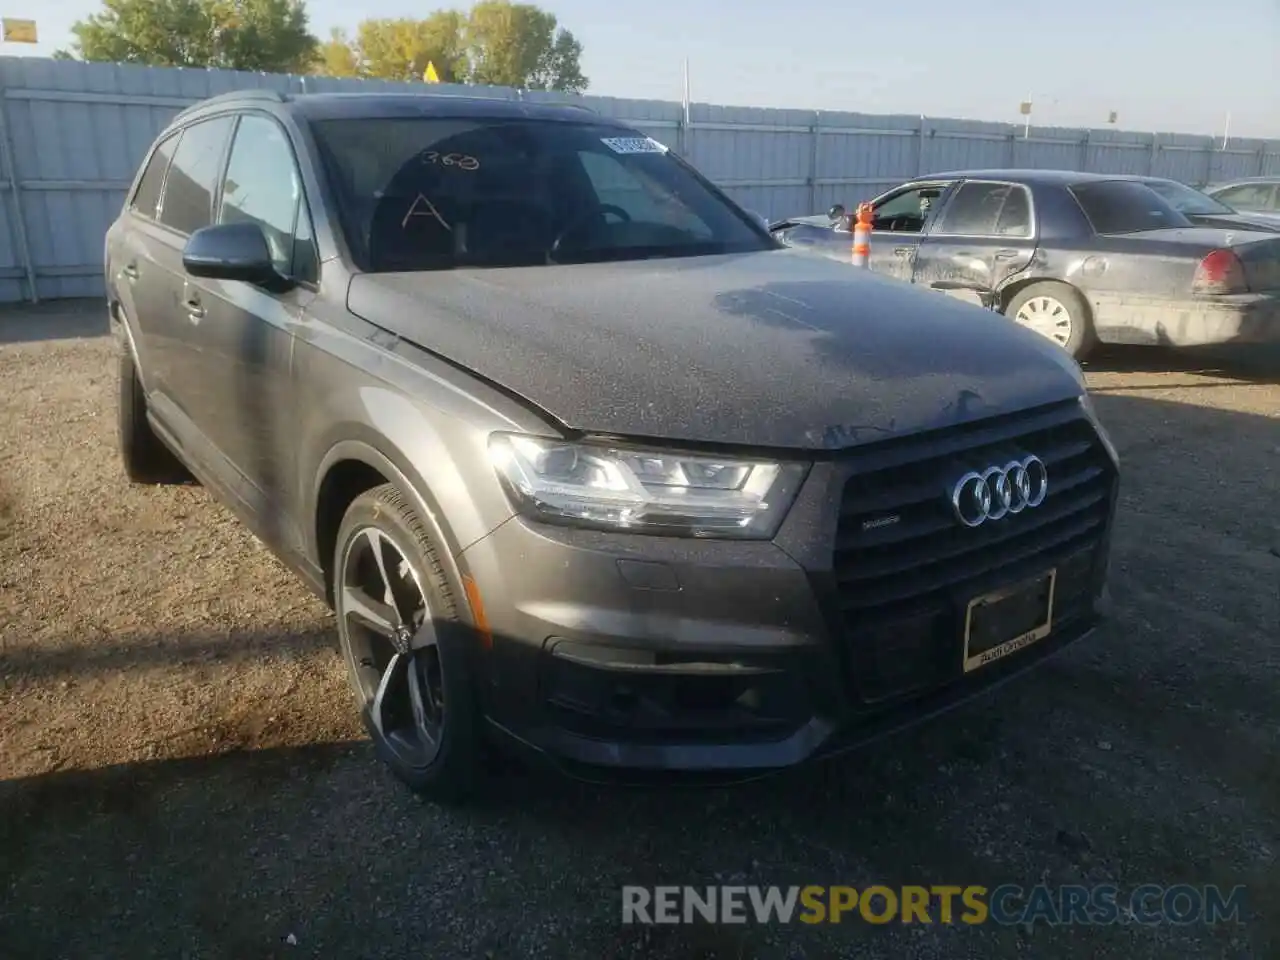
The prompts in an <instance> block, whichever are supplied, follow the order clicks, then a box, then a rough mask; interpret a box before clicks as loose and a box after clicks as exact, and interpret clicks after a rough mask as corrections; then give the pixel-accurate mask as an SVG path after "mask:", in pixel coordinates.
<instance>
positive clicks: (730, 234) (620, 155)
mask: <svg viewBox="0 0 1280 960" xmlns="http://www.w3.org/2000/svg"><path fill="white" fill-rule="evenodd" d="M313 129H314V132H315V136H316V140H317V143H318V145H319V148H320V154H321V156H322V157H323V160H324V164H325V166H326V167H327V168H328V173H329V177H330V180H331V182H332V184H333V187H334V190H335V192H336V194H337V197H338V206H339V215H340V219H341V221H342V228H343V231H344V232H345V234H346V236H347V242H348V245H349V247H350V248H351V251H352V256H353V257H354V259H355V260H356V263H357V266H359V267H360V269H362V270H365V271H369V272H375V273H380V272H387V271H415V270H440V269H450V268H453V267H498V266H528V265H539V264H553V263H585V262H592V261H603V260H638V259H646V258H650V257H689V256H705V255H709V254H718V253H739V252H747V251H754V250H770V249H775V248H776V247H777V243H776V241H774V240H773V239H772V238H771V237H770V236H769V234H768V233H767V232H766V231H765V230H764V229H763V227H762V226H760V225H758V224H756V223H754V222H753V221H752V219H751V217H750V215H749V214H747V213H746V212H745V211H743V210H741V209H740V208H738V207H737V206H736V205H735V204H733V203H732V201H729V200H728V199H726V198H725V197H724V196H723V195H722V194H720V193H719V192H718V191H717V190H716V189H715V188H714V187H712V186H711V185H710V184H709V183H708V182H707V181H706V180H704V179H703V178H702V177H701V176H699V175H698V174H697V173H695V172H694V171H693V170H692V168H690V167H689V166H688V165H686V164H684V163H682V162H681V161H680V160H678V159H677V158H676V157H675V156H674V155H673V154H670V153H668V152H667V150H666V148H665V147H662V146H661V145H659V144H657V143H656V142H655V141H653V140H651V139H649V138H648V137H642V136H638V135H637V134H636V133H634V132H633V131H629V130H626V129H620V128H618V127H616V126H612V125H605V124H585V123H584V124H578V123H564V122H550V121H535V120H525V119H518V120H512V119H508V118H499V119H464V118H456V117H450V118H422V117H407V118H406V117H395V118H360V119H351V120H346V119H343V120H325V121H319V122H317V123H315V124H314V125H313Z"/></svg>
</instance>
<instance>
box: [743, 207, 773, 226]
mask: <svg viewBox="0 0 1280 960" xmlns="http://www.w3.org/2000/svg"><path fill="white" fill-rule="evenodd" d="M747 213H749V214H751V216H752V217H754V218H755V221H756V223H758V224H760V226H762V227H764V228H765V229H766V230H768V229H769V218H768V217H766V216H765V215H764V214H763V213H757V212H756V211H755V210H748V211H747Z"/></svg>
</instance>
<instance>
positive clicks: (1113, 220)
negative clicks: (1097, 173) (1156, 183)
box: [1071, 180, 1191, 233]
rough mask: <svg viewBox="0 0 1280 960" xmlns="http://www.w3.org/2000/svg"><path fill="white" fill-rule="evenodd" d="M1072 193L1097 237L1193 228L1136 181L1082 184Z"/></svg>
mask: <svg viewBox="0 0 1280 960" xmlns="http://www.w3.org/2000/svg"><path fill="white" fill-rule="evenodd" d="M1071 193H1072V195H1073V196H1074V197H1075V198H1076V202H1077V203H1078V204H1080V209H1081V210H1083V211H1084V215H1085V216H1086V217H1088V218H1089V223H1091V224H1092V225H1093V229H1094V232H1095V233H1139V232H1141V231H1143V230H1160V229H1162V228H1164V227H1189V226H1191V221H1190V220H1188V219H1187V218H1186V217H1184V216H1183V215H1182V214H1181V213H1179V212H1178V211H1177V210H1176V209H1174V207H1173V206H1172V205H1171V204H1170V203H1169V201H1168V200H1166V199H1164V197H1162V196H1160V194H1158V193H1156V192H1155V191H1154V190H1152V189H1151V188H1150V187H1147V186H1145V185H1144V184H1141V183H1138V182H1137V181H1134V180H1101V181H1098V182H1097V183H1078V184H1076V185H1075V186H1074V187H1072V188H1071Z"/></svg>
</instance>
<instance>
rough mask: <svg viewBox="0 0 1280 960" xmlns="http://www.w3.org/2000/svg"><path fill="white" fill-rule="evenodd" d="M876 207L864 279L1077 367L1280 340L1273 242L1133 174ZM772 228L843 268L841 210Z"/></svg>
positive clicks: (1085, 176)
mask: <svg viewBox="0 0 1280 960" xmlns="http://www.w3.org/2000/svg"><path fill="white" fill-rule="evenodd" d="M872 207H873V211H874V214H873V221H872V231H873V232H872V237H871V254H870V258H869V266H870V268H871V269H872V270H875V271H877V272H879V273H883V274H885V275H887V276H890V277H895V278H897V279H899V280H905V281H907V282H910V283H915V284H919V285H921V286H924V287H928V288H931V289H934V290H940V291H943V292H946V293H950V294H952V295H955V296H960V297H962V298H965V299H968V300H972V301H973V302H976V303H978V304H981V305H982V306H985V307H987V308H988V309H991V310H995V311H998V312H1000V313H1003V314H1004V315H1005V316H1007V317H1009V318H1011V319H1013V320H1015V321H1016V322H1018V323H1020V324H1022V325H1024V326H1027V327H1029V328H1031V329H1033V330H1035V331H1037V332H1038V333H1041V334H1043V335H1044V336H1046V337H1049V338H1050V339H1052V340H1053V341H1054V342H1056V343H1057V344H1059V345H1060V346H1061V347H1063V348H1065V349H1066V350H1067V351H1068V352H1070V353H1071V354H1072V355H1073V356H1074V357H1076V358H1077V359H1078V360H1079V359H1083V358H1084V357H1086V356H1087V355H1088V353H1089V352H1090V350H1091V349H1092V348H1093V347H1094V346H1095V345H1096V344H1098V343H1133V344H1164V345H1168V346H1196V345H1207V344H1220V343H1228V342H1232V343H1235V342H1248V343H1256V342H1280V236H1277V235H1276V234H1275V233H1264V232H1261V231H1257V232H1253V231H1245V230H1224V229H1221V228H1210V227H1198V226H1196V225H1195V224H1194V223H1193V222H1192V221H1191V220H1190V219H1188V218H1187V217H1186V216H1185V215H1184V214H1182V213H1180V212H1179V211H1178V210H1177V209H1176V208H1175V207H1174V206H1173V205H1172V204H1170V203H1169V201H1167V200H1166V199H1165V198H1164V197H1162V196H1160V195H1159V194H1158V193H1156V192H1155V191H1154V190H1152V189H1151V188H1150V187H1148V186H1147V185H1146V184H1144V183H1141V182H1138V181H1136V180H1135V179H1133V178H1129V177H1112V176H1107V175H1104V174H1089V173H1075V172H1071V171H1055V170H966V171H952V172H948V173H938V174H932V175H930V176H926V177H920V178H918V179H916V180H913V181H911V182H910V183H905V184H903V185H901V186H899V187H896V188H894V189H893V190H890V191H889V192H887V193H885V194H883V195H881V196H880V197H877V198H876V199H875V200H874V201H872ZM771 229H772V231H773V233H774V235H775V236H776V237H778V238H779V240H781V241H782V242H783V243H784V244H786V245H788V246H791V247H798V248H802V249H808V250H810V251H813V252H815V253H819V254H822V255H825V256H828V257H832V258H834V259H838V260H844V261H848V260H849V259H850V247H851V240H852V238H851V234H850V232H849V218H848V216H847V215H846V214H845V211H844V209H843V207H840V206H838V205H837V206H836V207H833V208H832V209H831V210H830V211H829V212H828V214H827V217H825V218H822V217H801V218H798V219H789V220H781V221H777V222H775V223H773V224H772V225H771Z"/></svg>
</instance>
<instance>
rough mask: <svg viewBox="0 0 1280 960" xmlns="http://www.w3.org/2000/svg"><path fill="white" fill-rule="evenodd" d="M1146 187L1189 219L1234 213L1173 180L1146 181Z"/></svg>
mask: <svg viewBox="0 0 1280 960" xmlns="http://www.w3.org/2000/svg"><path fill="white" fill-rule="evenodd" d="M1143 182H1144V183H1146V185H1147V186H1148V187H1150V188H1151V189H1152V190H1154V191H1155V192H1156V193H1158V194H1160V196H1162V197H1164V198H1165V199H1166V200H1168V201H1169V203H1171V204H1172V205H1173V208H1174V209H1175V210H1177V211H1178V212H1179V213H1185V214H1186V215H1187V216H1189V217H1212V216H1220V215H1222V214H1232V213H1235V211H1234V210H1233V209H1231V208H1230V207H1228V206H1227V205H1226V204H1225V203H1219V202H1218V201H1217V200H1215V199H1213V197H1210V196H1206V195H1205V194H1203V193H1201V192H1200V191H1199V190H1193V189H1192V188H1191V187H1188V186H1187V185H1186V184H1183V183H1178V182H1177V181H1175V180H1146V181H1143Z"/></svg>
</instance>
